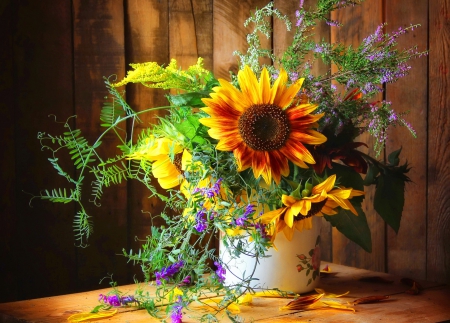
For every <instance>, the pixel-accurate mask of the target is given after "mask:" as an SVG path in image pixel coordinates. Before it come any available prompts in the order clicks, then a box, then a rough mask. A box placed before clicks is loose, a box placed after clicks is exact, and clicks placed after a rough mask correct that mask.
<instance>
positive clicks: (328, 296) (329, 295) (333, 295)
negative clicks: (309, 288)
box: [315, 288, 350, 298]
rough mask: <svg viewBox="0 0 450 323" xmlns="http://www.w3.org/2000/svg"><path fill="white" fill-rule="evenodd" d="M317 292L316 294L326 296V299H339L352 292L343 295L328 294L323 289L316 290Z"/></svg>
mask: <svg viewBox="0 0 450 323" xmlns="http://www.w3.org/2000/svg"><path fill="white" fill-rule="evenodd" d="M315 290H316V292H317V293H319V294H324V296H323V297H325V298H338V297H342V296H345V295H347V294H349V293H350V291H347V292H345V293H343V294H333V293H327V292H325V291H324V290H323V289H321V288H316V289H315Z"/></svg>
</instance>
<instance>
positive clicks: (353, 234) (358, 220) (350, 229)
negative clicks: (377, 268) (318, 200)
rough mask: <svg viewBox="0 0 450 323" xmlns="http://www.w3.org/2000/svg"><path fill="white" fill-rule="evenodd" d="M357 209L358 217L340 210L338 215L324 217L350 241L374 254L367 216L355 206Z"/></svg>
mask: <svg viewBox="0 0 450 323" xmlns="http://www.w3.org/2000/svg"><path fill="white" fill-rule="evenodd" d="M355 209H356V210H357V211H358V215H357V216H356V215H354V214H353V213H352V212H350V211H348V210H344V209H339V211H338V214H335V215H324V217H325V219H326V220H327V221H328V222H330V224H331V225H332V226H333V227H335V228H336V229H338V230H339V232H341V233H342V234H343V235H345V236H346V237H347V238H348V239H350V240H352V241H353V242H355V243H357V244H358V245H359V246H361V247H362V248H363V249H364V250H366V251H367V252H372V239H371V235H370V228H369V225H368V223H367V219H366V215H365V214H364V212H363V210H362V209H361V207H360V206H355Z"/></svg>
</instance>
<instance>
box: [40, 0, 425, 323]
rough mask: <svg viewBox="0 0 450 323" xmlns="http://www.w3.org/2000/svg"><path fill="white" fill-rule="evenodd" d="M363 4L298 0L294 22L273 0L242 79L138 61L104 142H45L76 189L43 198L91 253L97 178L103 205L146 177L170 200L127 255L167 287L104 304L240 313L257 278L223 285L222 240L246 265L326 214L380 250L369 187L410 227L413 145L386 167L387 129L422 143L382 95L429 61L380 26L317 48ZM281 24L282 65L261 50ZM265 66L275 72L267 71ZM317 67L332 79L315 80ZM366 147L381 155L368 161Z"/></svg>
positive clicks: (259, 16) (260, 16) (72, 135)
mask: <svg viewBox="0 0 450 323" xmlns="http://www.w3.org/2000/svg"><path fill="white" fill-rule="evenodd" d="M359 2H360V1H355V0H344V1H337V0H322V1H318V4H317V7H316V8H310V9H309V10H307V9H306V8H304V6H303V1H300V6H299V8H297V11H296V20H295V21H290V20H289V19H288V18H287V16H285V15H283V13H281V12H279V10H277V9H276V8H274V6H273V4H272V3H269V4H268V5H267V6H265V7H263V8H261V9H258V10H256V11H255V13H254V15H252V16H251V17H250V18H249V19H248V21H247V24H253V32H252V33H250V34H248V36H247V42H248V51H247V52H246V53H241V52H236V53H235V54H236V55H237V57H238V58H239V71H238V72H237V73H236V74H234V73H230V75H231V77H230V79H228V80H225V79H216V78H215V77H214V75H213V74H212V73H211V72H210V71H208V70H206V69H205V68H204V67H203V64H202V62H203V61H202V58H198V61H197V63H196V64H195V65H193V66H190V67H188V68H184V69H183V68H182V67H179V66H178V65H177V61H176V59H172V60H171V61H170V62H169V63H168V64H167V65H164V64H163V65H160V64H157V63H156V62H146V63H136V64H131V67H132V69H131V70H130V71H129V72H128V74H127V76H126V77H125V78H124V79H123V80H120V81H117V80H114V79H113V78H112V77H110V78H105V84H106V87H107V89H108V91H109V94H110V95H109V97H108V98H107V101H106V102H105V104H104V106H103V108H102V112H101V117H100V119H101V126H102V127H103V129H104V131H103V132H102V134H101V135H100V136H99V138H98V140H97V141H95V142H94V143H89V142H88V141H87V140H86V139H85V138H83V136H82V134H81V132H80V131H79V130H77V129H71V128H70V125H69V122H67V123H66V124H65V127H66V128H68V130H67V131H66V132H65V133H64V134H63V135H60V136H53V135H50V134H46V133H41V134H40V135H39V140H40V141H41V145H42V146H43V147H44V148H47V149H49V150H50V151H51V152H52V157H51V158H50V159H49V160H50V162H51V163H52V165H53V166H54V168H55V169H56V170H57V172H58V174H59V175H61V176H64V177H65V178H66V179H67V180H68V182H69V183H70V184H71V185H73V187H72V188H70V189H53V190H46V191H44V192H43V193H42V194H41V195H39V196H38V197H39V198H42V199H47V200H50V201H52V202H58V203H69V202H75V203H77V204H78V205H79V207H78V209H79V211H78V213H77V214H76V216H75V219H74V226H75V229H76V231H77V233H76V238H77V239H78V241H79V243H80V245H85V244H86V243H87V240H86V239H88V238H89V236H90V235H91V233H92V229H93V228H92V218H91V216H90V215H88V214H87V213H86V211H85V208H84V207H83V203H84V201H83V200H82V188H83V185H82V184H83V182H84V180H85V177H86V174H87V173H91V174H93V176H95V181H94V183H93V185H92V194H93V196H94V202H95V201H98V200H100V198H101V195H102V193H103V189H104V188H105V187H108V186H110V185H113V184H118V183H121V182H122V181H124V180H138V181H140V182H141V183H143V184H144V185H145V187H146V188H147V189H148V191H149V195H150V196H157V197H158V198H160V199H162V200H163V201H164V202H165V205H166V209H165V211H164V212H163V213H161V214H158V215H152V216H155V217H156V216H157V217H160V218H162V219H163V220H164V223H165V224H164V226H161V227H152V230H151V232H149V234H148V236H147V237H140V238H145V240H144V241H143V243H142V247H141V248H140V249H139V250H134V251H133V250H131V251H126V250H124V251H123V254H124V256H125V257H127V258H128V259H129V260H130V261H133V262H134V263H135V264H138V265H140V266H141V268H142V271H143V273H144V276H145V281H146V282H153V283H154V284H155V286H156V288H157V292H156V295H151V296H150V295H148V294H145V293H144V292H143V291H139V290H138V291H136V293H135V294H134V295H129V296H123V295H121V294H120V292H119V291H118V290H114V291H113V292H112V294H111V295H102V296H101V302H102V303H104V304H106V305H111V306H120V305H124V304H130V303H133V304H137V305H138V306H140V307H142V308H146V309H147V310H148V312H149V313H150V314H152V315H154V316H157V317H159V318H162V319H163V318H165V317H168V316H171V318H172V321H173V322H176V321H180V320H181V315H182V309H183V308H187V307H188V306H189V304H192V303H193V302H198V303H204V302H205V301H202V296H205V295H207V294H208V295H210V294H211V293H212V294H218V295H219V294H220V295H222V297H221V299H220V300H219V301H217V302H215V303H214V306H212V305H211V304H209V305H208V307H209V308H212V309H213V312H209V313H207V314H205V315H204V317H203V318H202V319H214V314H217V313H218V312H220V311H226V312H227V313H228V314H229V315H230V317H233V310H232V306H233V304H235V303H239V302H240V300H241V302H242V295H245V293H246V292H247V291H251V290H252V288H251V287H250V284H249V283H250V281H251V280H252V276H251V275H249V276H248V277H242V280H241V282H240V283H239V284H235V285H232V286H229V285H226V284H224V282H225V275H226V273H227V270H229V268H228V267H227V264H226V263H224V262H223V261H222V260H221V258H220V257H219V255H218V252H217V250H216V249H217V248H216V245H215V239H217V238H220V239H221V240H222V243H223V245H224V246H225V247H226V248H227V249H229V250H231V253H232V254H233V255H234V257H239V256H240V255H241V254H245V255H250V256H252V257H255V258H256V259H258V258H263V257H265V256H266V253H267V251H268V250H270V249H271V248H276V244H277V237H278V236H279V235H284V236H285V237H286V238H287V239H288V240H292V237H293V236H294V235H301V234H302V232H303V231H305V230H309V229H311V227H312V225H313V224H312V223H313V222H312V219H313V217H323V218H324V219H325V220H326V221H328V222H330V223H331V225H332V226H333V227H336V229H337V230H339V231H340V232H341V233H342V234H344V235H345V236H346V237H348V238H349V239H350V240H352V241H354V242H356V243H357V244H358V245H360V246H361V247H362V248H363V249H364V250H366V251H368V252H370V251H371V238H370V228H369V226H368V224H367V221H366V217H365V214H364V212H363V209H362V207H361V204H362V202H363V199H364V197H365V191H367V190H366V189H365V188H366V187H369V186H373V187H374V188H375V193H374V194H375V195H374V198H373V207H374V209H375V210H376V211H377V213H378V214H379V215H380V216H381V217H382V218H383V220H384V221H385V222H386V223H387V224H388V225H389V226H390V227H392V228H393V229H394V230H395V231H398V229H399V226H400V220H401V216H402V209H403V204H404V189H405V183H407V182H408V181H409V178H408V176H407V173H408V171H409V170H410V167H409V165H408V164H407V162H405V163H401V162H400V152H401V148H399V149H398V150H397V151H394V152H392V153H391V154H390V155H389V156H388V158H387V162H383V161H379V160H378V159H377V157H378V156H379V154H380V152H381V151H382V149H383V145H384V142H385V139H386V131H387V129H388V128H389V127H395V126H404V127H405V128H406V129H408V130H409V131H410V132H411V134H412V135H413V136H415V132H414V130H413V128H412V127H411V126H410V125H409V124H408V122H407V121H406V120H405V119H404V117H405V116H404V115H403V114H398V113H396V112H395V111H394V110H393V109H392V107H391V103H390V102H387V101H376V100H374V99H373V98H374V96H375V95H377V94H378V93H379V92H381V91H382V89H383V88H382V85H383V84H385V83H390V82H395V81H396V80H398V79H399V78H402V77H404V76H406V75H407V74H408V70H409V68H410V66H409V65H408V61H409V60H410V59H412V58H415V57H419V56H421V55H423V54H426V53H425V52H419V51H418V50H417V48H416V47H414V46H412V47H410V48H408V49H404V50H399V49H397V48H396V45H397V42H396V39H397V38H398V37H400V36H401V35H402V34H404V33H406V32H407V31H408V30H409V29H413V28H416V27H417V26H416V25H411V26H410V27H408V28H405V29H403V28H401V29H399V30H398V31H396V32H394V33H391V34H387V33H384V32H383V27H384V25H381V26H379V27H378V28H377V29H376V30H375V31H374V33H373V34H371V35H368V36H367V38H365V39H364V41H363V42H362V43H361V44H360V45H359V46H358V47H357V48H353V47H344V46H343V45H342V44H340V43H334V44H331V43H327V42H324V41H322V42H315V41H313V37H312V36H313V28H314V26H315V25H316V24H317V22H318V21H320V20H325V21H326V22H327V23H328V24H330V25H333V26H336V25H339V23H338V22H336V21H331V20H329V18H328V17H329V13H330V12H331V11H333V10H336V9H340V8H344V7H346V6H349V5H355V4H358V3H359ZM271 17H274V18H275V19H280V20H282V21H283V22H284V23H285V24H286V29H287V32H291V33H293V41H292V43H291V44H290V46H289V47H288V48H287V49H286V51H284V52H283V53H281V54H280V55H275V54H274V53H273V52H272V51H271V50H269V49H265V48H262V47H261V42H260V37H264V36H265V37H270V36H271V32H272V30H271V27H270V23H269V21H268V19H270V18H271ZM262 58H266V59H267V58H268V59H269V60H270V61H271V62H272V63H271V64H269V65H267V64H262V63H261V62H262ZM318 61H323V62H324V63H325V64H328V66H330V67H331V66H332V67H333V69H331V68H330V70H329V71H328V72H327V73H325V74H324V75H314V74H313V73H312V67H313V65H314V64H316V63H317V62H318ZM129 83H139V84H141V85H143V86H146V87H149V88H159V89H161V90H170V91H169V92H162V93H161V95H164V94H165V95H166V97H167V100H168V105H167V106H163V107H154V108H150V109H148V110H145V111H139V112H135V111H134V110H133V107H131V106H130V105H129V104H128V103H127V102H126V100H125V99H124V97H125V96H124V90H123V86H124V85H126V84H129ZM156 109H164V110H166V114H165V116H164V117H160V118H159V120H158V122H157V123H155V124H152V125H149V127H148V128H146V129H145V130H144V131H142V132H140V133H137V134H134V133H133V132H134V131H133V130H134V128H133V129H132V133H131V134H129V133H126V131H124V125H125V123H126V122H129V124H133V125H135V124H137V123H139V122H140V115H141V114H143V113H148V112H151V111H154V110H156ZM108 132H114V133H115V134H116V135H117V136H118V138H119V139H120V141H121V145H119V146H118V148H119V149H120V151H121V154H118V155H116V154H112V155H110V156H106V157H105V156H102V154H101V153H100V150H99V147H101V139H102V137H103V136H104V135H105V134H106V133H108ZM363 133H368V134H370V135H371V136H373V137H374V138H375V139H376V140H375V141H374V146H373V147H368V146H367V144H366V143H364V142H359V141H358V136H359V135H361V134H363ZM136 138H137V139H136ZM364 147H365V148H368V149H370V150H371V151H372V153H373V155H372V156H370V155H369V154H368V153H364V152H363V151H362V150H361V148H364ZM64 149H66V150H67V152H68V153H69V154H70V155H71V158H72V160H73V161H74V165H75V166H76V168H77V169H78V174H77V177H72V176H71V175H70V174H69V173H67V172H66V171H65V170H64V169H63V167H62V165H60V164H59V161H58V157H57V155H58V154H59V153H62V151H64ZM161 188H162V189H163V190H164V192H161ZM162 300H168V301H169V303H170V304H171V305H170V306H168V307H167V308H166V312H165V313H159V312H158V307H157V306H156V305H155V304H157V303H158V301H162Z"/></svg>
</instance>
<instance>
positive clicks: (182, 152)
mask: <svg viewBox="0 0 450 323" xmlns="http://www.w3.org/2000/svg"><path fill="white" fill-rule="evenodd" d="M127 158H128V159H136V160H146V161H152V162H153V163H152V173H153V176H155V178H157V179H158V183H159V184H160V185H161V187H162V188H164V189H169V188H174V187H176V186H178V185H180V184H181V182H182V180H183V175H182V171H184V170H186V167H187V164H189V163H190V161H191V160H192V155H191V154H190V153H189V151H188V150H187V149H185V148H184V147H183V145H181V144H180V143H177V142H174V141H172V140H170V139H168V138H156V139H155V138H154V137H148V138H145V139H144V140H143V141H142V142H141V143H140V144H139V145H138V148H137V149H136V150H135V151H134V152H133V153H132V154H130V155H128V157H127Z"/></svg>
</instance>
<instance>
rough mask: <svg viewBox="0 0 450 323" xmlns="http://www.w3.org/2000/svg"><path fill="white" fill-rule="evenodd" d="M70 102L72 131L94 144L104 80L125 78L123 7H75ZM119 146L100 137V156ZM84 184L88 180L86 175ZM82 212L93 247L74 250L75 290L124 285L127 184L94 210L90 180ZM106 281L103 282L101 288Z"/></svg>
mask: <svg viewBox="0 0 450 323" xmlns="http://www.w3.org/2000/svg"><path fill="white" fill-rule="evenodd" d="M73 5H74V9H73V10H74V62H75V63H74V66H75V85H74V99H75V109H76V114H77V119H76V125H77V128H79V129H81V130H82V132H83V133H84V135H85V137H86V138H87V139H88V141H89V142H91V143H93V141H94V140H95V139H96V138H98V136H99V135H100V133H101V131H102V129H101V127H100V119H99V115H100V111H101V107H102V105H103V102H104V98H105V96H106V95H107V94H108V92H107V89H106V87H105V85H104V82H103V77H104V76H105V77H109V76H110V75H117V77H118V78H119V79H121V78H122V77H123V76H124V71H125V56H124V54H125V50H124V11H123V9H124V6H123V1H115V0H114V1H113V0H110V1H106V0H104V1H94V0H89V1H85V0H77V1H74V3H73ZM118 143H119V141H118V140H117V137H115V135H114V134H112V133H108V134H107V135H106V136H105V137H103V143H102V146H101V147H100V149H99V153H100V156H101V157H102V158H107V157H110V156H111V153H112V152H114V151H115V152H116V153H117V154H120V151H119V150H118V149H117V148H116V146H117V144H118ZM85 175H86V176H87V179H89V177H88V175H89V174H85ZM85 183H86V185H85V187H84V189H85V190H86V191H85V193H84V196H85V198H86V203H85V207H86V211H87V213H88V214H89V215H91V216H92V217H93V219H94V230H95V231H94V234H93V236H92V239H91V240H90V241H89V243H90V245H91V246H92V247H90V248H84V249H82V248H78V249H77V261H78V263H77V265H78V266H77V267H78V284H79V288H80V290H86V289H88V288H91V286H93V285H94V284H98V283H99V280H100V279H101V278H103V277H105V276H107V275H110V274H113V275H114V276H113V278H114V280H115V281H117V282H126V281H127V264H126V259H125V258H124V257H120V256H118V254H121V252H122V248H124V246H126V245H127V225H128V224H127V203H126V197H127V191H126V184H125V183H123V184H120V185H116V186H114V187H111V188H108V189H105V190H104V192H103V197H102V200H101V201H100V203H101V204H102V205H103V206H107V207H96V206H95V205H93V204H92V203H88V202H87V199H88V198H90V196H89V195H90V193H88V190H89V189H90V188H89V187H88V184H87V183H89V180H86V181H85ZM108 283H109V281H107V280H104V281H103V284H104V285H103V286H107V285H108Z"/></svg>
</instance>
